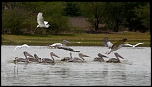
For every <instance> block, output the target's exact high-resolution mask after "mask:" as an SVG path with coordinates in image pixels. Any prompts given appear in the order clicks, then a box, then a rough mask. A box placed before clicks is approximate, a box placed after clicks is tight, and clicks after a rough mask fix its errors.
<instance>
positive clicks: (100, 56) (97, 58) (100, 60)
mask: <svg viewBox="0 0 152 87" xmlns="http://www.w3.org/2000/svg"><path fill="white" fill-rule="evenodd" d="M98 56H99V57H96V58H94V61H99V62H104V59H103V57H105V58H108V57H107V56H105V55H102V54H101V53H98Z"/></svg>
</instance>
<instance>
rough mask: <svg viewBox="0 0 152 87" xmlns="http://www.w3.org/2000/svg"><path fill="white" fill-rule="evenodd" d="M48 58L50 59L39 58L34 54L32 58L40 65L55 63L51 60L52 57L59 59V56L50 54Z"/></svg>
mask: <svg viewBox="0 0 152 87" xmlns="http://www.w3.org/2000/svg"><path fill="white" fill-rule="evenodd" d="M50 56H51V58H52V59H50V58H39V57H38V56H37V55H36V54H34V57H35V58H36V59H37V60H38V61H39V62H40V63H55V60H54V58H53V56H55V57H57V58H60V57H59V56H57V55H56V54H54V53H53V52H51V53H50Z"/></svg>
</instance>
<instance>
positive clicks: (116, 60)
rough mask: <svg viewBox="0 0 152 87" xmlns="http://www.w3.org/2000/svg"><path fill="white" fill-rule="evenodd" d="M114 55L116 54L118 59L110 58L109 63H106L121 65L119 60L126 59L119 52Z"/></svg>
mask: <svg viewBox="0 0 152 87" xmlns="http://www.w3.org/2000/svg"><path fill="white" fill-rule="evenodd" d="M114 54H115V56H116V58H110V59H109V60H108V61H106V62H107V63H120V62H121V61H120V60H119V58H122V59H124V58H123V57H122V56H120V55H119V54H118V53H117V52H115V53H114Z"/></svg>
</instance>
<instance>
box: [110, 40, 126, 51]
mask: <svg viewBox="0 0 152 87" xmlns="http://www.w3.org/2000/svg"><path fill="white" fill-rule="evenodd" d="M126 40H127V39H126V38H124V39H122V40H119V41H118V42H116V43H115V44H114V45H113V46H112V48H114V49H119V48H121V47H122V44H124V42H125V41H126Z"/></svg>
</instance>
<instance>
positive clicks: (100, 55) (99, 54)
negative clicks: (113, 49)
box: [98, 53, 108, 58]
mask: <svg viewBox="0 0 152 87" xmlns="http://www.w3.org/2000/svg"><path fill="white" fill-rule="evenodd" d="M98 56H99V57H106V58H108V57H107V56H105V55H102V54H101V53H98Z"/></svg>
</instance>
